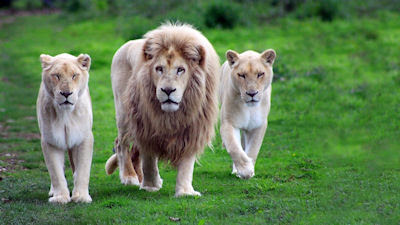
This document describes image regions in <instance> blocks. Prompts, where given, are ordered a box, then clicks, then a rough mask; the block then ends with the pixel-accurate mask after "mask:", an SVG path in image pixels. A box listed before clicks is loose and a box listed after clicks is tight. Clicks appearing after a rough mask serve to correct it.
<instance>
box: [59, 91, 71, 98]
mask: <svg viewBox="0 0 400 225" xmlns="http://www.w3.org/2000/svg"><path fill="white" fill-rule="evenodd" d="M60 94H61V95H63V96H64V97H65V98H68V96H70V95H72V92H68V91H65V92H64V91H60Z"/></svg>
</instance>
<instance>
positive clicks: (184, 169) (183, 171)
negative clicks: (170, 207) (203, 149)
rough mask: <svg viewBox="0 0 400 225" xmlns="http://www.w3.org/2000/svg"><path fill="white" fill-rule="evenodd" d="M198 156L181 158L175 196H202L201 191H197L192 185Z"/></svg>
mask: <svg viewBox="0 0 400 225" xmlns="http://www.w3.org/2000/svg"><path fill="white" fill-rule="evenodd" d="M195 161H196V156H195V155H192V156H188V157H186V158H183V159H181V161H180V162H179V164H178V175H177V177H176V186H175V197H180V196H185V195H195V196H201V194H200V192H198V191H195V190H194V189H193V186H192V179H193V167H194V163H195Z"/></svg>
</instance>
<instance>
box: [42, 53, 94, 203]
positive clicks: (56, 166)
mask: <svg viewBox="0 0 400 225" xmlns="http://www.w3.org/2000/svg"><path fill="white" fill-rule="evenodd" d="M40 61H41V64H42V70H43V71H42V82H41V84H40V90H39V95H38V98H37V104H36V109H37V117H38V123H39V130H40V133H41V145H42V151H43V155H44V159H45V163H46V166H47V169H48V171H49V173H50V179H51V187H50V192H49V196H50V198H49V202H52V203H62V204H63V203H68V202H70V201H71V200H72V201H74V202H84V203H90V202H91V201H92V198H91V197H90V195H89V176H90V166H91V163H92V154H93V134H92V118H93V117H92V104H91V100H90V94H89V87H88V80H89V69H90V63H91V59H90V56H89V55H87V54H80V55H79V56H78V57H75V56H72V55H70V54H65V53H64V54H60V55H57V56H54V57H52V56H50V55H45V54H42V55H40ZM65 151H68V155H69V158H70V164H71V167H72V173H73V176H74V189H73V191H72V197H70V193H69V190H68V186H67V180H66V179H65V175H64V153H65Z"/></svg>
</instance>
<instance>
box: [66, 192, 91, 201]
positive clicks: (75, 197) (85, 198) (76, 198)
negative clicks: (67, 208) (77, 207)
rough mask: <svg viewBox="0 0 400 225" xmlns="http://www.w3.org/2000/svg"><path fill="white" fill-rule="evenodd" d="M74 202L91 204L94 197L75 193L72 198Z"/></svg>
mask: <svg viewBox="0 0 400 225" xmlns="http://www.w3.org/2000/svg"><path fill="white" fill-rule="evenodd" d="M71 200H72V201H74V202H77V203H78V202H82V203H91V202H92V197H90V195H89V194H83V195H80V194H79V193H74V194H73V195H72V198H71Z"/></svg>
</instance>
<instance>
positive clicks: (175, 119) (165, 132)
mask: <svg viewBox="0 0 400 225" xmlns="http://www.w3.org/2000/svg"><path fill="white" fill-rule="evenodd" d="M160 68H161V69H160ZM179 68H180V69H179ZM182 71H183V72H182ZM111 77H112V85H113V91H114V100H115V107H116V114H117V115H116V116H117V126H118V145H117V155H118V157H117V161H118V162H119V167H120V178H121V181H122V183H126V184H127V183H128V184H129V183H130V180H134V182H132V183H133V184H136V183H137V182H136V180H137V179H135V177H136V174H135V170H134V169H132V168H133V166H132V161H131V160H126V158H129V154H128V149H129V144H130V143H132V144H133V146H134V148H135V149H138V150H139V153H140V159H141V162H142V170H143V176H144V177H143V182H142V183H141V188H142V189H146V190H148V191H156V190H158V189H160V188H161V185H162V179H161V178H160V176H159V174H158V168H157V160H158V158H160V159H164V160H167V161H169V162H170V163H172V164H173V165H174V166H176V167H177V168H178V177H177V185H176V196H181V195H199V194H200V193H198V192H196V191H194V190H193V187H192V184H191V183H192V171H193V164H194V162H195V157H196V155H198V154H200V153H201V152H202V151H203V149H204V146H205V145H206V144H211V139H212V137H213V136H214V124H215V123H216V121H217V112H218V105H217V87H218V81H219V59H218V56H217V54H216V52H215V50H214V49H213V47H212V45H211V44H210V43H209V42H208V40H207V39H206V38H205V37H204V36H203V35H202V34H201V33H200V32H198V31H197V30H195V29H193V28H192V27H190V26H189V25H171V24H166V25H163V26H161V27H159V28H158V29H156V30H153V31H150V32H148V33H147V34H146V35H145V36H144V39H140V40H135V41H130V42H128V43H126V44H125V45H123V46H122V47H121V48H120V49H119V50H118V51H117V53H116V54H115V56H114V58H113V63H112V68H111ZM162 89H165V90H167V89H171V90H173V89H175V90H174V91H173V92H171V94H170V95H169V99H170V100H173V101H175V102H176V103H178V104H175V103H163V102H165V101H167V99H168V94H166V92H164V91H162ZM111 162H114V161H111ZM111 162H110V163H111ZM111 165H113V164H112V163H111V164H107V165H106V170H107V171H111V170H109V169H111ZM126 170H128V173H127V174H128V176H126V175H125V174H126ZM183 170H185V171H186V172H183ZM132 183H131V184H132Z"/></svg>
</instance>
